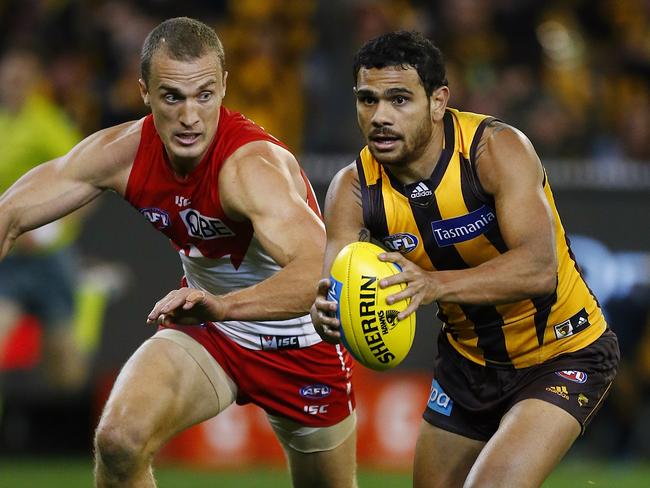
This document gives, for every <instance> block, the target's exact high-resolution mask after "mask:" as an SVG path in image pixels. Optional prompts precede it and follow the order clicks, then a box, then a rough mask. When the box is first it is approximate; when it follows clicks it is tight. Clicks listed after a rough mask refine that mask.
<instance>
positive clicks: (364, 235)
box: [359, 227, 370, 242]
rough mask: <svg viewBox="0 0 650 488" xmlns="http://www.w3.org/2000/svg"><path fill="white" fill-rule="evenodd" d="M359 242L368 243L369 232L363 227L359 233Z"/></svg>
mask: <svg viewBox="0 0 650 488" xmlns="http://www.w3.org/2000/svg"><path fill="white" fill-rule="evenodd" d="M359 241H361V242H370V231H369V230H368V229H366V228H365V227H364V228H363V229H361V230H360V231H359Z"/></svg>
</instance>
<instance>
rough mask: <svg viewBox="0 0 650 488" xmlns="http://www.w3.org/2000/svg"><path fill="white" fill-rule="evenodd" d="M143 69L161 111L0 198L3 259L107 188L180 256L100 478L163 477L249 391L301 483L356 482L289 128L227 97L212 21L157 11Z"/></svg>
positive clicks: (97, 137) (100, 464)
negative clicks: (257, 118) (257, 117)
mask: <svg viewBox="0 0 650 488" xmlns="http://www.w3.org/2000/svg"><path fill="white" fill-rule="evenodd" d="M141 68H142V70H141V71H142V78H141V79H140V81H139V84H140V92H141V95H142V99H143V100H144V103H145V104H146V105H147V106H149V107H150V109H151V114H150V115H148V116H146V117H144V118H142V119H140V120H137V121H132V122H126V123H124V124H121V125H118V126H115V127H110V128H108V129H105V130H102V131H99V132H97V133H95V134H93V135H91V136H89V137H88V138H86V139H85V140H84V141H82V142H81V143H79V144H78V145H77V146H76V147H74V148H73V149H72V150H71V151H70V152H69V153H68V154H66V155H64V156H62V157H60V158H57V159H55V160H52V161H49V162H46V163H44V164H41V165H39V166H38V167H37V168H36V169H34V170H32V171H30V172H28V173H27V174H26V175H24V176H23V177H22V178H21V179H20V180H18V181H17V182H16V183H15V184H14V185H13V186H12V187H11V188H10V189H9V190H8V191H7V192H6V193H5V194H4V195H2V197H1V198H0V257H1V256H4V255H6V253H7V252H8V250H9V248H10V247H11V245H12V243H13V242H14V241H15V239H16V238H17V237H18V236H19V235H20V234H22V233H23V232H25V231H28V230H30V229H34V228H36V227H39V226H41V225H44V224H46V223H48V222H51V221H53V220H55V219H57V218H59V217H62V216H64V215H67V214H69V213H70V212H72V211H74V210H75V209H77V208H79V207H81V206H83V205H85V204H87V203H88V202H90V201H92V200H93V199H95V198H96V197H97V196H98V195H100V194H101V193H102V192H104V191H113V192H116V193H118V194H119V195H121V196H122V197H124V198H125V199H126V200H127V201H128V202H129V203H130V204H131V205H133V206H134V207H135V208H136V209H137V210H138V211H139V212H140V213H141V214H142V216H143V218H145V219H147V220H148V221H149V222H150V223H151V224H152V225H153V226H154V227H155V228H156V229H158V230H160V231H161V232H162V233H163V234H165V235H166V236H167V237H169V239H170V240H171V242H172V244H173V245H174V247H175V248H176V250H177V252H178V254H179V256H180V259H181V262H182V265H183V269H184V284H185V286H184V287H183V288H180V289H178V290H174V291H172V292H170V293H169V294H168V295H167V296H165V297H164V298H162V299H161V300H160V301H159V302H158V303H157V304H156V305H155V306H154V308H153V310H152V311H151V313H150V314H149V316H148V322H149V323H150V324H155V325H158V326H159V330H158V332H157V333H156V334H155V335H154V336H153V337H152V338H151V339H149V340H147V341H146V342H145V343H144V344H143V345H142V346H141V347H140V348H139V349H138V350H137V351H136V352H135V353H134V354H133V356H132V357H131V358H130V359H129V360H128V362H127V363H126V364H125V365H124V367H123V368H122V371H121V372H120V374H119V376H118V378H117V380H116V382H115V385H114V387H113V390H112V392H111V395H110V397H109V399H108V402H107V404H106V406H105V408H104V412H103V414H102V416H101V420H100V422H99V426H98V427H97V432H96V436H95V451H96V452H95V457H96V469H95V478H96V484H97V486H101V487H109V486H110V487H113V486H114V487H122V488H124V487H147V486H155V480H154V477H153V473H152V469H151V463H152V459H153V457H154V455H155V453H156V452H157V451H158V450H159V449H160V447H161V446H162V445H163V444H164V443H165V442H166V441H167V440H168V439H169V438H170V437H171V436H173V435H174V434H176V433H178V432H179V431H181V430H184V429H186V428H188V427H190V426H192V425H194V424H197V423H199V422H201V421H203V420H206V419H209V418H211V417H214V416H215V415H218V414H219V413H220V412H222V411H223V410H224V409H226V408H227V407H228V406H229V405H231V404H233V403H235V402H236V403H239V404H244V403H249V402H252V403H254V404H256V405H258V406H260V407H261V408H263V409H264V410H265V412H266V414H267V416H268V419H269V421H270V423H271V424H272V426H273V428H274V430H275V432H276V434H277V437H278V439H279V440H280V442H281V443H282V445H283V447H284V449H285V452H286V454H287V458H288V461H289V466H290V471H291V477H292V480H293V484H294V486H296V487H302V488H314V487H323V488H353V487H355V486H356V481H355V470H356V464H355V442H356V436H355V413H354V397H353V393H352V389H351V384H350V368H351V363H350V358H349V356H348V354H347V352H346V351H345V350H343V349H342V347H341V346H340V345H331V344H328V343H326V342H323V341H322V340H321V338H320V337H319V335H318V334H317V333H316V332H315V330H314V327H313V325H312V323H311V320H310V317H309V307H310V305H311V303H312V302H313V300H314V283H316V282H317V281H318V277H319V272H320V266H321V262H322V258H323V252H324V246H325V230H324V226H323V223H322V221H321V218H320V213H319V209H318V205H317V203H316V199H315V197H314V194H313V191H312V188H311V186H310V184H309V181H308V180H307V178H306V176H305V175H304V173H303V172H302V170H301V168H300V166H299V164H298V162H297V161H296V158H295V157H294V156H293V155H292V154H291V152H289V150H288V149H287V148H286V147H285V146H284V145H283V144H282V143H281V142H280V141H278V140H277V139H275V138H274V137H273V136H271V135H269V134H268V133H266V132H265V131H264V130H263V129H262V128H260V127H259V126H257V125H255V124H254V123H253V122H251V121H250V120H248V119H246V118H245V117H244V116H242V115H241V114H239V113H236V112H233V111H230V110H228V109H227V108H225V107H224V106H223V104H222V102H223V99H224V96H225V94H226V80H227V72H226V70H225V56H224V50H223V47H222V45H221V42H220V40H219V38H218V37H217V34H216V33H215V32H214V30H213V29H211V28H210V27H208V26H207V25H205V24H203V23H201V22H198V21H196V20H193V19H189V18H184V17H183V18H174V19H169V20H166V21H164V22H162V23H161V24H160V25H158V26H157V27H156V28H154V29H153V31H152V32H151V33H150V34H149V35H148V37H147V38H146V40H145V42H144V46H143V48H142V57H141ZM34 136H35V137H38V134H35V135H34ZM0 157H1V156H0Z"/></svg>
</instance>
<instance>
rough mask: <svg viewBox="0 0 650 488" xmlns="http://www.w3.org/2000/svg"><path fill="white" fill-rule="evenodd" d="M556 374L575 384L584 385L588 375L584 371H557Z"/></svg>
mask: <svg viewBox="0 0 650 488" xmlns="http://www.w3.org/2000/svg"><path fill="white" fill-rule="evenodd" d="M555 374H556V375H558V376H561V377H562V378H565V379H567V380H569V381H573V382H574V383H584V382H585V381H587V373H585V372H583V371H571V370H566V371H556V372H555Z"/></svg>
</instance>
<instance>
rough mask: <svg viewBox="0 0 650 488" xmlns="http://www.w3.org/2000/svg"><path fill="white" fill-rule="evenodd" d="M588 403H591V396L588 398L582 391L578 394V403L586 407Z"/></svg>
mask: <svg viewBox="0 0 650 488" xmlns="http://www.w3.org/2000/svg"><path fill="white" fill-rule="evenodd" d="M587 403H589V398H587V397H586V396H585V395H584V394H583V393H580V394H579V395H578V405H580V406H581V407H584V406H585V405H587Z"/></svg>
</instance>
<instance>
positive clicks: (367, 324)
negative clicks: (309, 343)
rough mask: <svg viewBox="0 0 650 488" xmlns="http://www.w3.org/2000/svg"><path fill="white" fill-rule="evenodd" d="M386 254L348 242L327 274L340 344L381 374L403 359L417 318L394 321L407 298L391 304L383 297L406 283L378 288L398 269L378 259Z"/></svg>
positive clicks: (373, 247)
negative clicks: (382, 281) (339, 333)
mask: <svg viewBox="0 0 650 488" xmlns="http://www.w3.org/2000/svg"><path fill="white" fill-rule="evenodd" d="M383 252H384V250H383V249H382V248H380V247H379V246H376V245H374V244H371V243H369V242H353V243H351V244H348V245H347V246H345V247H344V248H343V249H341V252H339V254H338V255H337V256H336V258H335V259H334V262H333V263H332V269H331V270H330V282H331V287H330V289H329V292H328V298H329V299H330V300H334V301H336V302H338V305H339V306H338V309H337V318H338V319H339V321H340V322H341V336H342V339H343V344H344V345H345V347H346V348H347V349H348V351H350V353H351V354H352V355H353V356H354V357H355V359H356V360H357V361H359V362H360V363H361V364H363V365H364V366H367V367H368V368H371V369H375V370H378V371H383V370H386V369H390V368H393V367H395V366H397V365H398V364H399V363H401V362H402V360H404V358H405V357H406V355H407V354H408V352H409V350H410V349H411V345H412V344H413V337H414V336H415V314H411V315H409V316H408V317H407V318H406V319H405V320H402V321H398V320H397V314H398V313H399V312H401V311H402V310H404V309H405V308H406V307H407V306H408V303H409V302H408V300H402V301H400V302H396V303H394V304H392V305H388V304H387V303H386V297H388V296H389V295H392V294H394V293H398V292H399V291H400V290H402V289H404V288H405V287H406V285H405V284H404V283H400V284H398V285H393V286H390V287H388V288H383V289H382V288H380V287H379V281H380V280H381V279H382V278H385V277H387V276H391V275H394V274H396V273H399V272H400V271H401V270H400V268H399V266H397V265H396V264H394V263H388V262H383V261H380V260H379V259H378V258H377V255H379V254H381V253H383Z"/></svg>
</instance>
